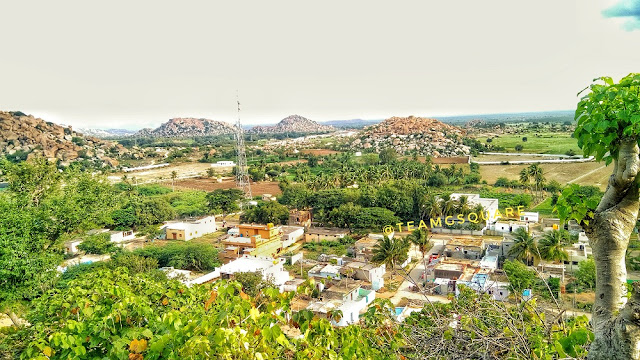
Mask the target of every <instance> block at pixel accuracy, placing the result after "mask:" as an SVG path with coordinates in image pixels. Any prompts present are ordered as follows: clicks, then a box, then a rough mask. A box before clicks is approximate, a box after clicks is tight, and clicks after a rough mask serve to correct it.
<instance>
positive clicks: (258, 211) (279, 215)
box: [240, 201, 289, 224]
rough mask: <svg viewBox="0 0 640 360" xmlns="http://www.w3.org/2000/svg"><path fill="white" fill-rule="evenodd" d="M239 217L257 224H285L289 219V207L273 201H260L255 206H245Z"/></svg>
mask: <svg viewBox="0 0 640 360" xmlns="http://www.w3.org/2000/svg"><path fill="white" fill-rule="evenodd" d="M240 219H241V220H242V221H245V222H251V223H259V224H268V223H274V224H286V223H287V221H289V209H288V208H287V207H286V206H284V205H282V204H279V203H277V202H275V201H267V202H261V203H259V204H258V205H257V206H254V207H250V208H247V209H246V210H245V211H244V212H243V213H242V215H240Z"/></svg>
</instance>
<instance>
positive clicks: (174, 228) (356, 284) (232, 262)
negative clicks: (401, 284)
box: [66, 194, 591, 326]
mask: <svg viewBox="0 0 640 360" xmlns="http://www.w3.org/2000/svg"><path fill="white" fill-rule="evenodd" d="M462 196H466V197H467V201H468V203H469V204H470V205H471V206H477V205H480V206H481V207H482V208H483V210H484V211H486V212H487V214H489V215H488V216H487V218H486V219H485V223H484V224H483V225H484V226H483V228H482V229H481V230H480V234H478V230H473V231H466V230H464V229H450V228H449V229H447V228H444V227H442V228H438V227H433V228H432V229H431V230H432V232H433V233H436V234H438V238H439V240H440V242H439V243H437V244H436V245H435V246H434V247H433V248H432V249H431V252H430V254H428V258H427V261H425V262H426V264H425V266H424V268H423V267H421V266H422V264H420V265H418V268H419V269H424V270H423V272H422V276H421V282H422V284H423V286H424V288H425V289H426V290H427V291H428V292H429V293H430V294H432V295H448V294H455V295H457V294H458V293H459V291H460V285H464V286H467V287H469V288H471V289H473V290H476V291H477V292H481V293H486V294H489V295H491V296H492V297H493V298H494V299H495V300H499V301H502V300H505V299H506V298H507V297H508V296H509V284H508V283H507V282H505V281H504V280H503V281H501V279H504V276H503V274H502V272H501V270H500V268H499V266H500V264H499V260H500V259H504V258H509V249H510V248H511V247H512V246H513V244H514V241H513V240H512V239H511V238H510V236H509V233H511V232H513V231H515V230H517V229H519V228H524V229H526V230H527V231H531V228H532V227H533V226H537V225H536V224H539V223H540V219H539V216H538V213H534V212H519V213H518V217H517V218H510V219H504V218H502V217H497V216H492V215H494V214H495V213H496V211H497V210H498V205H499V204H498V199H486V198H481V197H480V196H479V195H477V194H452V195H451V198H452V199H460V198H461V197H462ZM558 226H559V222H555V221H553V220H552V221H549V220H548V219H545V220H544V221H542V228H543V229H548V230H550V229H557V228H558ZM161 229H162V234H161V235H160V238H161V239H166V240H171V241H173V240H175V241H189V240H191V239H194V238H197V237H200V236H203V235H206V234H210V233H213V232H216V231H219V230H220V228H219V226H218V224H217V223H216V218H215V217H214V216H207V217H204V218H200V219H187V220H182V221H172V222H167V223H165V224H164V225H163V226H162V227H161ZM225 230H228V231H227V233H226V234H225V235H223V236H221V237H220V238H219V241H220V243H221V245H222V249H221V250H220V252H219V257H220V260H221V262H222V263H223V265H222V266H220V267H219V268H217V269H215V270H214V271H212V272H209V273H207V274H193V273H191V272H189V271H185V270H180V269H173V268H164V269H163V270H164V271H165V272H166V273H167V276H169V277H170V278H177V279H179V280H180V281H182V282H184V283H185V284H187V285H197V284H202V283H206V282H211V281H215V280H217V279H232V278H233V277H234V276H235V274H237V273H240V272H260V273H261V274H262V276H263V278H264V279H265V280H267V279H268V280H270V281H271V282H272V283H273V284H274V285H275V286H277V287H278V288H279V289H280V291H282V292H284V291H296V290H297V288H298V286H300V284H302V283H303V282H304V281H305V279H303V278H302V277H298V278H295V277H294V276H291V274H290V273H289V272H288V271H287V270H286V269H285V263H288V264H291V265H293V264H296V263H298V262H303V261H304V262H306V263H307V264H309V263H311V264H312V265H313V266H312V267H311V268H310V269H309V270H308V272H307V274H306V276H305V278H307V277H308V278H314V279H316V281H315V284H316V285H315V286H316V290H317V291H315V292H316V296H314V297H309V296H304V297H302V296H297V297H296V298H295V299H294V302H293V304H292V308H293V309H294V310H301V309H308V310H311V311H312V312H314V313H315V314H316V315H318V316H320V317H326V318H327V319H330V320H331V321H332V323H333V324H335V325H337V326H342V325H347V324H351V323H355V322H357V321H358V320H359V315H360V314H361V313H363V312H364V311H365V310H366V308H367V306H368V305H369V304H370V303H371V302H372V301H373V300H374V299H375V298H376V291H378V290H380V289H382V288H383V287H384V286H385V281H384V276H385V273H386V270H387V269H386V268H385V265H377V264H374V263H373V262H372V261H371V259H372V257H373V249H374V247H375V245H376V244H377V243H378V242H379V241H380V240H381V239H382V237H383V235H380V234H369V235H368V236H365V237H363V238H361V239H359V240H358V241H356V242H355V244H354V245H353V248H351V249H350V252H351V254H350V256H342V257H340V256H322V257H321V258H319V259H312V260H304V259H302V252H301V251H300V250H301V248H302V245H303V244H304V243H309V242H321V241H325V240H329V241H339V240H341V239H342V238H344V237H345V236H347V235H348V234H349V231H348V230H346V229H339V228H322V227H312V226H311V212H310V211H306V210H292V211H291V212H290V216H289V222H288V225H286V226H276V225H274V224H271V223H269V224H239V225H238V226H236V227H233V228H230V229H225ZM574 230H576V229H575V226H574ZM97 232H108V233H109V236H110V239H111V241H112V242H114V243H116V244H118V245H119V246H125V245H126V244H127V243H128V242H130V241H133V240H134V239H135V234H134V233H133V231H109V230H106V229H104V230H98V231H97ZM486 235H494V236H491V237H489V236H486ZM495 235H502V239H500V236H495ZM388 236H390V237H394V236H395V234H393V233H391V234H388ZM80 242H81V240H74V241H71V242H68V243H67V244H66V248H67V251H68V252H69V253H72V254H73V253H76V252H77V251H78V250H77V246H78V244H79V243H80ZM567 251H568V253H569V255H570V256H569V260H568V261H566V262H565V263H564V264H549V263H545V262H540V263H537V264H536V266H537V267H538V269H539V271H540V272H542V273H545V274H548V275H549V276H556V277H561V278H564V276H565V271H572V270H575V269H577V264H578V263H579V261H581V260H584V259H586V258H587V256H589V255H590V254H591V250H590V248H589V245H588V241H587V239H586V236H584V234H581V235H580V237H579V241H578V242H577V243H576V244H574V245H572V246H571V247H570V248H569V249H567ZM410 261H411V257H410V256H409V258H408V259H407V261H406V262H405V263H404V264H399V265H400V266H401V267H404V266H406V265H407V264H408V263H409V262H410ZM530 294H531V291H530V290H529V291H528V296H530ZM336 310H340V312H341V313H342V316H341V317H337V318H336V317H334V316H333V315H332V314H334V312H335V311H336ZM396 310H397V311H396V312H397V314H396V315H397V317H398V318H399V319H400V318H403V316H404V317H406V316H408V314H409V313H410V311H413V310H416V309H413V310H411V308H408V307H407V308H398V309H396Z"/></svg>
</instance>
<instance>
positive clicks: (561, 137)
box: [478, 132, 582, 155]
mask: <svg viewBox="0 0 640 360" xmlns="http://www.w3.org/2000/svg"><path fill="white" fill-rule="evenodd" d="M523 137H526V138H527V141H522V138H523ZM478 141H480V142H483V143H484V142H486V141H487V138H486V137H479V138H478ZM491 143H492V144H493V145H498V146H503V147H504V148H505V152H517V151H516V150H515V147H516V145H521V146H522V150H521V151H520V152H522V153H536V154H564V153H566V152H567V151H569V150H573V151H575V153H576V154H579V155H580V154H582V150H580V148H578V141H577V140H576V139H574V138H572V137H571V134H570V133H536V132H529V133H522V134H506V135H500V136H499V137H496V138H493V140H492V142H491Z"/></svg>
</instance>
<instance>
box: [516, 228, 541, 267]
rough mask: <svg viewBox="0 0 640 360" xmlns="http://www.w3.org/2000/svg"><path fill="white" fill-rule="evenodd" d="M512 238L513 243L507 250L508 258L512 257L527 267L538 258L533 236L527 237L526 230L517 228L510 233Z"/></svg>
mask: <svg viewBox="0 0 640 360" xmlns="http://www.w3.org/2000/svg"><path fill="white" fill-rule="evenodd" d="M512 236H513V242H514V243H513V246H511V249H509V256H513V257H515V258H516V259H518V260H521V261H522V262H524V263H525V264H527V265H529V264H532V263H533V260H535V259H538V258H539V257H540V256H539V254H540V253H539V252H538V247H537V246H536V241H535V239H534V238H533V236H531V235H529V232H528V231H527V229H525V228H518V229H517V230H516V231H514V232H513V233H512Z"/></svg>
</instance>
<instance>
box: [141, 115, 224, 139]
mask: <svg viewBox="0 0 640 360" xmlns="http://www.w3.org/2000/svg"><path fill="white" fill-rule="evenodd" d="M234 131H235V127H234V126H233V125H231V124H229V123H226V122H223V121H217V120H209V119H203V118H173V119H170V120H169V121H167V122H166V123H164V124H162V125H160V126H159V127H158V128H156V129H149V128H147V129H142V130H140V131H138V132H137V133H136V134H135V135H136V136H151V137H190V136H215V135H224V134H233V133H234Z"/></svg>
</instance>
